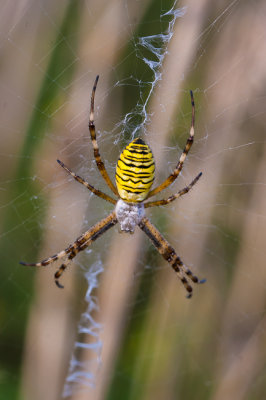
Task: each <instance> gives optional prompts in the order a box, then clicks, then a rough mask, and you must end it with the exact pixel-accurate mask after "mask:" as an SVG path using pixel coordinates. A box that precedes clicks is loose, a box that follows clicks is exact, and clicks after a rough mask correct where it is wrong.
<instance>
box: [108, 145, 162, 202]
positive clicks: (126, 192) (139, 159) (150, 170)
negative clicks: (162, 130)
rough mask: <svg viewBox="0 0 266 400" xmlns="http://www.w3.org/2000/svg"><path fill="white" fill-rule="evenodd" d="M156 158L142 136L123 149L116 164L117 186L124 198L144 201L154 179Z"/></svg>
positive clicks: (129, 200) (131, 200) (130, 200)
mask: <svg viewBox="0 0 266 400" xmlns="http://www.w3.org/2000/svg"><path fill="white" fill-rule="evenodd" d="M154 169H155V165H154V158H153V154H152V151H151V149H150V147H149V146H148V145H147V144H146V143H145V142H144V141H143V140H142V139H140V138H137V139H135V140H133V141H132V142H131V143H129V145H128V146H127V147H126V148H125V149H124V150H123V151H122V153H121V154H120V157H119V159H118V161H117V166H116V176H115V178H116V186H117V190H118V193H119V196H120V197H121V199H122V200H124V201H127V202H132V203H138V202H141V201H143V200H144V199H145V198H146V197H147V195H148V193H149V191H150V187H151V185H152V183H153V181H154Z"/></svg>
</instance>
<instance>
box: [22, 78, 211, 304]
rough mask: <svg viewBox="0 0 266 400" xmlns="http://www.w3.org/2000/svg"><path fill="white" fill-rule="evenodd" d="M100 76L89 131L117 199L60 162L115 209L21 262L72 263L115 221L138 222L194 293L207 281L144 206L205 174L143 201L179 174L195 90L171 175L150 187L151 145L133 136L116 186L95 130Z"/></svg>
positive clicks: (127, 228) (128, 227)
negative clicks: (53, 249)
mask: <svg viewBox="0 0 266 400" xmlns="http://www.w3.org/2000/svg"><path fill="white" fill-rule="evenodd" d="M98 79H99V76H97V77H96V80H95V83H94V86H93V89H92V95H91V107H90V118H89V130H90V135H91V140H92V145H93V151H94V157H95V160H96V164H97V167H98V169H99V171H100V173H101V175H102V177H103V179H104V180H105V182H106V183H107V185H108V186H109V188H110V189H111V191H112V192H113V194H114V195H115V197H116V199H114V198H113V197H111V196H109V195H107V194H105V193H103V192H102V191H100V190H98V189H95V188H94V187H93V186H92V185H90V184H89V183H88V182H86V181H84V180H83V179H82V178H81V177H80V176H78V175H76V174H75V173H74V172H72V171H71V170H70V169H69V168H68V167H67V166H66V165H65V164H64V163H63V162H62V161H60V160H57V162H58V163H59V164H60V165H61V167H62V168H64V169H65V170H66V171H67V172H68V173H69V174H70V175H71V176H73V178H74V179H75V180H76V181H78V182H79V183H82V185H84V186H86V188H87V189H89V190H90V191H91V192H92V193H94V194H95V195H96V196H98V197H101V198H102V199H104V200H106V201H108V202H109V203H112V204H114V205H115V209H114V211H112V212H111V213H110V214H109V215H108V216H107V217H106V218H104V219H102V220H101V221H100V222H98V223H97V224H95V225H94V226H93V227H91V228H90V229H89V230H88V231H86V232H85V233H84V234H83V235H81V236H80V237H78V238H77V240H76V241H75V242H74V243H73V244H71V245H69V246H68V247H67V248H66V249H65V250H63V251H60V252H59V253H57V254H55V255H53V256H51V257H48V258H46V259H44V260H43V261H41V262H38V263H25V262H21V264H22V265H27V266H34V267H41V266H46V265H49V264H51V263H52V262H54V261H56V260H58V259H61V258H64V257H67V260H68V262H70V261H71V260H72V259H73V258H74V257H75V256H76V255H77V254H78V253H79V252H80V251H82V250H84V249H86V247H88V246H90V245H91V243H92V242H94V241H95V240H96V239H98V238H99V237H100V236H101V235H102V234H103V233H104V232H106V231H107V230H108V229H110V228H112V227H113V226H114V225H115V224H117V223H119V224H120V228H121V230H122V231H124V232H129V233H133V232H134V230H135V227H136V226H137V225H138V226H139V227H140V229H142V230H143V232H145V233H146V235H147V236H148V237H149V239H150V240H151V242H152V243H153V245H154V246H155V247H156V249H157V250H158V252H159V253H160V254H161V255H162V256H163V258H164V259H165V260H166V261H167V262H168V263H169V264H170V265H171V266H172V268H173V269H174V271H175V272H176V273H177V276H178V277H179V278H180V280H181V282H182V283H183V285H184V286H185V288H186V290H187V292H188V296H187V297H191V296H192V286H191V284H190V282H193V283H203V282H204V281H205V280H199V279H198V278H197V276H195V275H194V274H193V273H192V272H191V271H190V269H189V268H188V267H187V266H186V265H185V264H183V262H182V261H181V259H180V257H178V255H177V254H176V252H175V250H174V249H173V247H172V246H171V245H170V244H169V243H168V242H167V240H166V239H165V238H164V237H163V236H162V235H161V233H160V232H159V231H158V230H157V229H156V228H155V226H154V225H153V224H152V223H151V222H150V221H149V219H148V218H147V217H146V216H145V208H148V207H155V206H161V205H166V204H169V203H171V202H172V201H174V200H176V199H178V198H179V197H180V196H183V195H184V194H185V193H187V192H188V191H189V190H190V189H191V188H192V187H193V186H194V185H195V183H196V182H197V181H198V180H199V178H200V177H201V175H202V173H201V172H200V173H199V174H198V175H197V176H196V178H194V179H193V181H192V182H191V183H190V184H189V185H188V186H186V187H184V188H183V189H182V190H179V192H177V193H176V194H173V195H172V196H170V197H168V198H167V199H163V200H156V201H144V200H146V199H148V198H150V197H152V196H154V195H155V194H157V193H160V192H161V191H162V190H163V189H166V188H167V187H168V186H169V185H170V184H171V183H172V182H174V181H175V179H176V178H177V177H178V175H179V174H180V172H181V170H182V167H183V163H184V161H185V158H186V156H187V154H188V152H189V150H190V148H191V146H192V143H193V138H194V122H195V105H194V98H193V93H192V91H191V92H190V96H191V105H192V120H191V127H190V135H189V138H188V139H187V143H186V146H185V148H184V150H183V153H182V154H181V157H180V159H179V162H178V164H177V166H176V167H175V169H174V171H173V172H172V174H171V175H170V176H169V177H168V178H167V179H166V180H165V181H164V182H163V183H161V184H160V185H159V186H157V187H155V188H154V189H152V190H150V188H151V186H152V183H153V181H154V170H155V166H154V159H153V154H152V151H151V149H150V147H149V146H148V145H147V144H146V143H145V142H144V141H143V140H142V139H140V138H137V139H134V140H133V141H132V142H131V143H129V145H128V146H127V147H126V148H125V149H124V151H123V152H122V153H121V155H120V157H119V159H118V162H117V166H116V186H114V184H113V183H112V181H111V179H110V177H109V175H108V173H107V171H106V169H105V166H104V163H103V161H102V159H101V156H100V153H99V147H98V144H97V140H96V132H95V125H94V97H95V91H96V87H97V83H98ZM66 267H67V264H66V263H63V264H62V265H61V266H60V268H59V269H58V270H57V271H56V273H55V275H54V277H55V283H56V285H57V286H58V287H60V288H62V287H63V286H62V285H61V284H60V283H59V278H60V277H61V275H62V273H63V272H64V270H65V269H66Z"/></svg>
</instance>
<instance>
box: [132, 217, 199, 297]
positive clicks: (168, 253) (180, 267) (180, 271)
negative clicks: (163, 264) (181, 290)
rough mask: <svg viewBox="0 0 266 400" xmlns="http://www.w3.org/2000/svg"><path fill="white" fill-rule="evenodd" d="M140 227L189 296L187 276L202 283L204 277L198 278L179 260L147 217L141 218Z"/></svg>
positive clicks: (189, 289)
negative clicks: (175, 274)
mask: <svg viewBox="0 0 266 400" xmlns="http://www.w3.org/2000/svg"><path fill="white" fill-rule="evenodd" d="M139 227H140V229H142V230H143V232H145V233H146V235H147V236H148V237H149V239H150V240H151V242H152V243H153V245H154V246H155V247H156V249H157V250H158V252H159V253H160V254H161V255H162V256H163V258H164V259H165V260H166V261H167V262H168V263H169V264H171V266H172V268H173V269H174V271H175V272H176V273H177V275H178V277H179V279H180V280H181V282H182V283H183V285H184V286H185V289H186V291H187V292H188V295H187V297H188V298H190V297H191V296H192V292H193V289H192V286H191V285H190V283H189V281H188V279H187V278H186V277H185V276H184V275H187V277H188V278H189V279H190V280H191V281H192V282H193V283H203V282H205V279H203V280H199V279H198V277H197V276H196V275H194V274H193V273H192V272H191V271H190V269H189V268H188V267H186V266H185V265H184V264H183V262H182V261H181V259H180V257H178V256H177V254H176V252H175V250H174V248H173V247H172V246H171V245H170V244H169V243H168V242H167V240H166V239H165V238H164V237H163V236H162V235H161V234H160V232H159V231H158V229H156V228H155V226H154V225H153V224H152V223H151V222H150V221H149V219H148V218H146V217H144V218H142V220H141V222H140V223H139Z"/></svg>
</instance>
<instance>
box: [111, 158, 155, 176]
mask: <svg viewBox="0 0 266 400" xmlns="http://www.w3.org/2000/svg"><path fill="white" fill-rule="evenodd" d="M119 161H121V162H122V163H123V164H124V165H126V166H127V167H132V168H139V169H148V168H150V167H151V166H152V165H153V163H150V164H149V165H143V164H142V163H141V165H140V166H138V165H135V164H132V163H129V164H128V163H125V162H124V161H122V160H121V158H119V160H118V162H119ZM118 162H117V165H118ZM118 167H119V165H118ZM119 168H120V167H119ZM121 169H122V168H121ZM135 173H136V172H135Z"/></svg>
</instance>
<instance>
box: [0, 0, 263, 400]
mask: <svg viewBox="0 0 266 400" xmlns="http://www.w3.org/2000/svg"><path fill="white" fill-rule="evenodd" d="M98 3H101V2H98ZM265 11H266V9H265V5H264V3H263V1H257V2H256V3H252V4H251V3H250V4H249V3H247V2H244V1H243V0H231V1H225V0H222V1H220V2H216V4H214V2H211V1H208V0H201V1H199V2H196V4H195V2H192V1H189V0H188V1H186V2H185V1H184V2H176V1H157V0H156V1H155V0H154V1H143V2H138V1H131V2H129V1H126V0H121V1H111V2H108V4H105V5H103V4H97V2H87V1H84V2H76V1H69V2H64V5H62V3H61V2H52V1H51V2H50V1H47V2H41V1H37V2H36V1H35V2H33V1H27V0H25V1H21V2H20V3H19V5H14V4H12V3H11V2H9V1H7V0H6V1H4V2H3V3H2V5H1V17H0V18H1V36H0V38H1V40H0V48H1V52H2V57H1V73H0V85H1V92H2V96H1V99H2V100H1V107H0V112H1V118H0V121H1V123H0V126H1V131H2V137H1V138H2V140H1V142H2V146H1V155H2V157H1V160H2V168H1V172H2V176H1V194H2V197H1V199H2V201H1V208H0V210H1V211H0V212H1V217H2V218H1V221H2V224H1V227H2V229H1V237H0V238H1V242H0V243H1V250H2V251H1V257H2V279H1V293H2V296H1V303H0V317H1V344H2V346H1V355H2V357H1V358H2V361H1V364H0V368H1V369H0V371H1V374H0V376H1V380H0V382H1V393H2V396H3V398H5V399H9V398H10V399H14V398H25V399H27V400H28V399H29V400H30V399H34V400H35V399H38V400H41V399H42V398H43V399H47V398H49V399H50V400H52V399H58V398H71V399H82V398H86V399H88V398H93V399H103V398H108V399H109V398H110V399H112V398H115V399H118V398H123V399H124V398H128V399H135V398H143V399H144V398H147V399H150V398H155V399H156V398H158V399H161V398H167V399H171V398H173V399H176V398H197V399H199V398H203V399H205V398H213V399H215V400H216V399H221V398H234V399H244V398H252V399H261V398H263V395H264V393H265V387H266V384H265V378H264V376H265V374H264V370H265V361H264V360H265V359H266V358H265V354H264V350H263V349H264V346H263V343H264V341H265V333H266V329H265V328H266V325H265V318H264V314H265V278H266V277H265V272H264V270H265V268H264V259H265V250H264V248H265V246H264V238H265V234H266V232H265V226H266V225H265V216H266V210H265V201H264V198H265V172H264V171H265V165H264V163H265V162H264V160H265V156H264V149H265V135H264V132H265V89H264V88H265V54H266V53H265V43H266V41H265V29H264V16H265ZM250 26H252V27H253V28H252V32H250V29H249V27H250ZM97 74H99V75H100V80H99V84H98V88H97V92H96V98H95V122H96V129H97V138H98V142H99V146H100V152H101V155H102V157H103V159H104V161H105V165H106V168H107V170H108V172H109V174H110V176H111V178H112V180H114V171H115V165H116V160H117V158H118V156H119V153H120V152H121V150H122V149H123V148H124V146H125V145H127V144H128V143H129V142H130V141H131V140H132V139H133V138H135V137H137V136H141V137H143V138H144V140H145V141H146V142H147V143H148V144H149V145H150V147H151V148H152V150H153V153H154V157H155V161H156V171H157V172H156V184H158V183H160V182H161V181H162V180H163V179H165V178H166V177H167V176H168V175H169V173H171V171H172V170H173V168H174V167H175V165H176V163H177V161H178V157H179V156H180V154H181V152H182V149H183V147H184V144H185V142H186V139H187V137H188V132H189V127H190V119H191V105H190V99H189V90H190V89H192V90H193V92H194V97H195V103H196V126H195V142H194V144H193V146H192V149H191V151H190V153H189V156H188V158H187V160H186V162H185V165H184V169H183V171H182V173H181V176H180V177H179V179H178V182H177V183H176V184H175V185H172V186H171V187H170V188H169V189H168V190H167V191H166V192H165V193H161V194H160V196H159V195H158V199H159V198H166V197H168V196H169V195H170V194H172V193H174V192H177V191H178V190H179V189H181V188H183V187H184V186H186V185H187V184H188V183H189V182H191V180H192V179H193V178H194V177H195V176H196V175H197V174H198V173H199V172H200V171H202V172H203V177H202V178H201V179H200V181H199V182H198V183H197V185H196V186H195V187H194V188H193V189H192V191H191V192H190V193H189V194H187V195H186V196H184V197H183V198H181V199H180V200H179V201H177V202H176V203H177V204H175V203H172V204H171V205H168V206H167V207H165V208H159V209H153V210H152V211H151V212H149V218H150V219H151V220H152V222H153V223H154V224H155V225H156V226H157V227H158V229H159V230H160V232H161V233H162V234H163V235H164V236H165V237H166V238H167V239H168V240H169V242H170V243H171V245H173V247H174V248H175V249H176V251H177V254H178V255H179V256H180V257H181V259H182V260H183V261H184V262H185V263H186V264H187V265H188V266H189V267H190V268H191V269H192V270H193V272H195V273H196V274H197V275H198V276H199V277H200V278H207V282H206V283H205V284H204V285H202V286H199V287H195V288H194V296H193V298H192V299H191V300H190V301H188V300H186V298H185V293H184V290H183V287H182V285H180V282H179V281H178V279H177V278H176V277H175V275H174V274H173V272H172V270H171V268H169V266H168V265H167V263H166V262H165V261H164V260H162V259H161V258H160V257H159V256H158V254H157V253H156V251H155V250H154V249H153V248H152V247H151V246H150V245H149V243H148V240H147V239H146V237H144V234H143V232H136V233H135V234H134V235H133V236H131V235H130V236H125V235H120V234H119V233H118V232H117V229H116V228H113V229H112V230H111V231H110V232H108V233H106V234H105V235H104V236H103V237H102V238H100V239H99V240H98V241H97V242H95V243H94V244H93V246H91V247H90V248H89V249H88V250H86V251H84V252H83V254H80V255H78V256H77V257H76V258H75V262H73V264H71V265H70V266H69V268H68V269H67V271H66V273H64V274H63V276H62V280H61V282H62V283H63V285H64V286H65V288H64V290H62V291H60V290H59V289H58V288H56V287H54V286H55V285H54V282H53V274H54V272H55V270H56V269H57V268H58V267H59V266H60V264H59V265H55V266H54V265H52V266H49V267H47V269H46V270H45V269H40V270H38V271H36V274H34V272H33V270H32V269H30V268H26V267H25V268H22V267H21V266H19V265H18V261H19V260H23V261H29V262H34V261H39V260H41V259H43V258H45V257H47V256H49V255H52V254H54V253H56V252H57V251H60V250H62V249H64V248H65V247H66V246H67V245H68V244H69V243H73V241H74V240H75V239H76V237H78V235H79V234H80V233H82V232H84V231H85V230H87V229H88V227H90V226H92V225H93V224H94V223H95V222H97V221H99V220H100V219H101V218H103V217H105V216H106V215H107V214H108V213H109V212H110V211H111V210H112V207H111V206H110V205H109V204H107V203H105V202H104V201H102V200H100V199H98V198H96V197H95V196H93V195H92V194H91V193H89V192H88V191H86V189H85V188H83V187H80V186H81V185H78V184H77V183H76V182H73V181H72V179H71V178H70V177H68V176H66V175H65V171H63V170H62V171H61V170H60V168H59V167H58V165H57V163H56V159H57V158H59V159H61V160H62V161H64V162H65V163H66V165H68V166H69V167H70V168H71V169H72V170H73V171H75V172H76V173H77V174H79V175H80V176H82V177H83V178H85V179H86V180H87V181H88V182H89V183H91V184H92V185H93V186H95V187H97V188H99V189H100V190H103V191H106V192H107V190H108V189H106V186H105V184H104V182H102V180H101V179H100V174H99V173H98V171H97V168H96V164H95V161H94V160H93V157H92V146H91V143H90V140H89V132H88V127H87V124H88V114H89V104H90V93H91V88H92V84H93V82H94V79H95V76H96V75H97ZM108 193H109V192H108ZM33 276H34V280H33ZM84 278H85V279H84ZM19 393H20V395H19ZM19 396H20V397H19ZM0 398H1V395H0Z"/></svg>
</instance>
